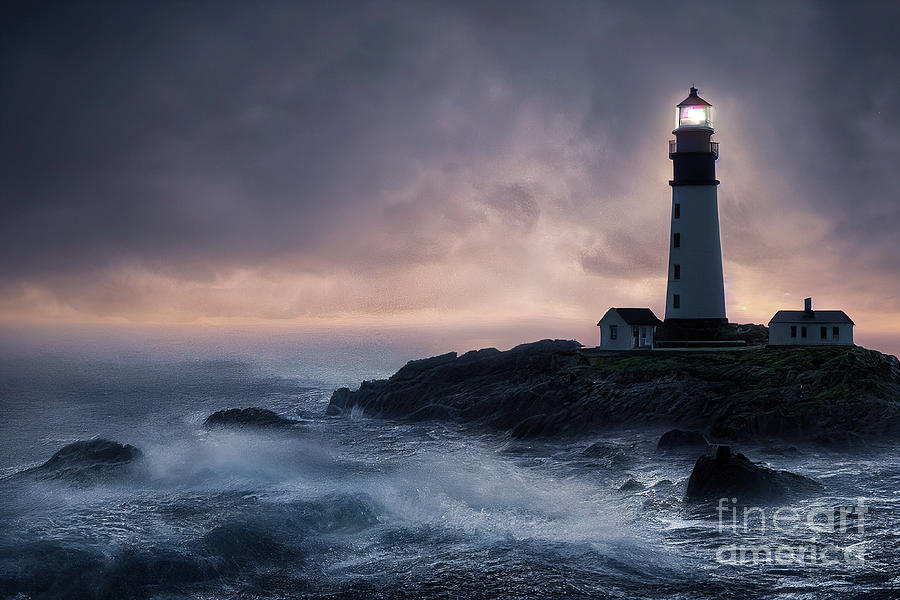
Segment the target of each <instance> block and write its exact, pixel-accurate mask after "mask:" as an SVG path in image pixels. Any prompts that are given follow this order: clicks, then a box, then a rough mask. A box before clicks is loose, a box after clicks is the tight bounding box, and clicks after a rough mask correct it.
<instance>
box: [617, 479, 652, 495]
mask: <svg viewBox="0 0 900 600" xmlns="http://www.w3.org/2000/svg"><path fill="white" fill-rule="evenodd" d="M645 489H647V486H646V485H644V484H643V483H641V482H640V481H638V480H637V479H635V478H634V477H632V478H631V479H629V480H628V481H626V482H625V483H623V484H622V485H621V487H619V491H620V492H642V491H644V490H645Z"/></svg>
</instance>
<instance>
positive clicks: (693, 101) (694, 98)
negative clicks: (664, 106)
mask: <svg viewBox="0 0 900 600" xmlns="http://www.w3.org/2000/svg"><path fill="white" fill-rule="evenodd" d="M675 106H712V104H710V103H709V102H707V101H706V100H704V99H703V98H701V97H700V96H698V95H697V88H695V87H693V86H691V93H690V95H689V96H688V97H687V98H685V99H684V100H682V101H681V102H680V103H678V104H676V105H675Z"/></svg>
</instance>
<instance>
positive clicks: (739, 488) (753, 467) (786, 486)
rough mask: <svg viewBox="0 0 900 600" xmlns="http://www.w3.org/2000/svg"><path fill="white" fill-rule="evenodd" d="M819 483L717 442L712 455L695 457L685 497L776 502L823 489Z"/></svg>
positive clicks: (691, 498) (742, 502)
mask: <svg viewBox="0 0 900 600" xmlns="http://www.w3.org/2000/svg"><path fill="white" fill-rule="evenodd" d="M822 489H823V488H822V486H821V485H820V484H819V483H817V482H815V481H813V480H812V479H809V478H808V477H803V476H802V475H797V474H795V473H790V472H788V471H776V470H774V469H770V468H769V467H766V466H763V465H760V464H756V463H753V462H751V461H750V460H749V459H748V458H747V457H746V456H744V455H743V454H734V453H732V452H731V449H730V448H729V447H728V446H718V447H717V448H716V452H715V456H710V455H709V454H705V455H703V456H701V457H700V458H699V459H697V463H696V464H695V465H694V470H693V471H692V472H691V477H690V479H689V480H688V487H687V493H686V494H685V499H686V500H718V499H719V498H728V499H731V498H737V503H738V504H749V503H776V502H783V501H785V500H787V499H788V498H791V497H795V496H804V495H809V494H814V493H817V492H820V491H822Z"/></svg>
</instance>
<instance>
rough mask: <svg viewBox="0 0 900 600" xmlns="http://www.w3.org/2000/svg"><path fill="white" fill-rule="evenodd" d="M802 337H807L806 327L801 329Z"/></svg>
mask: <svg viewBox="0 0 900 600" xmlns="http://www.w3.org/2000/svg"><path fill="white" fill-rule="evenodd" d="M800 337H802V338H805V337H806V327H801V328H800Z"/></svg>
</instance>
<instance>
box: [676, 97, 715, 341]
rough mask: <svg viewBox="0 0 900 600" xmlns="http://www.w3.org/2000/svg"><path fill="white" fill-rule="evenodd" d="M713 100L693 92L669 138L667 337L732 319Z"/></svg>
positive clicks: (698, 333) (702, 332)
mask: <svg viewBox="0 0 900 600" xmlns="http://www.w3.org/2000/svg"><path fill="white" fill-rule="evenodd" d="M712 117H713V115H712V105H711V104H710V103H709V102H707V101H706V100H704V99H702V98H701V97H700V96H698V95H697V88H694V87H692V88H691V91H690V95H689V96H688V97H687V98H686V99H685V100H684V101H683V102H681V103H680V104H678V106H677V108H676V118H677V122H676V125H675V126H676V129H675V131H673V132H672V133H674V134H675V139H674V140H671V141H670V142H669V158H671V159H672V162H673V168H674V175H673V177H672V181H670V182H669V185H671V186H672V213H671V217H672V228H671V236H670V238H669V283H668V287H667V289H666V319H665V328H664V329H665V331H666V336H667V337H674V338H681V339H700V340H702V339H708V337H709V336H711V335H714V332H715V331H716V330H718V328H720V327H721V326H722V325H724V324H725V323H727V322H728V320H727V318H726V316H725V285H724V277H723V274H722V244H721V241H720V239H719V207H718V198H717V193H716V190H717V186H718V185H719V182H718V180H717V179H716V160H717V159H718V158H719V143H718V142H714V141H711V139H710V138H711V137H712V135H713V133H714V131H713V121H712Z"/></svg>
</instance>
